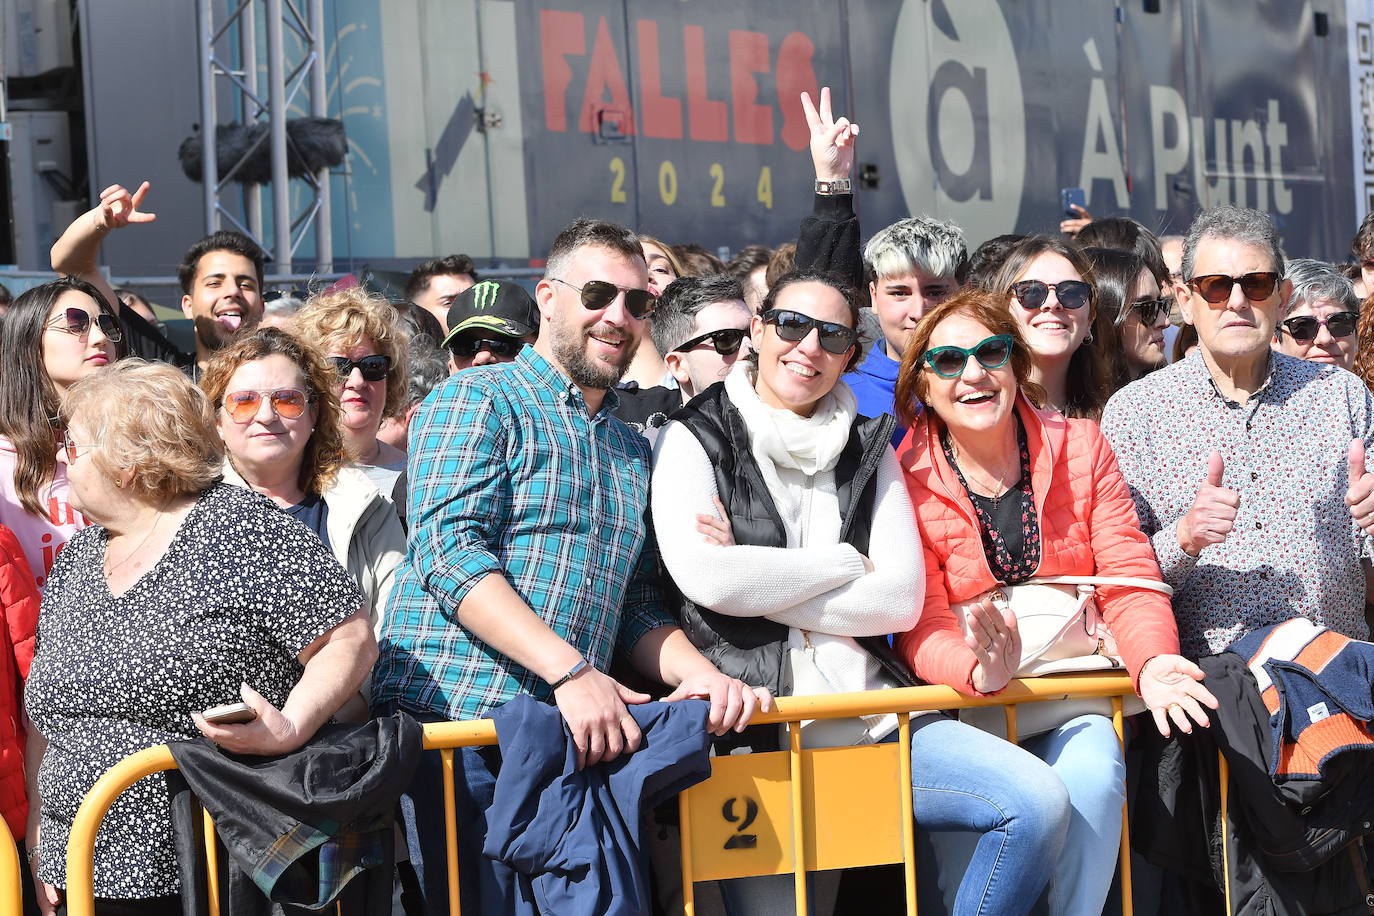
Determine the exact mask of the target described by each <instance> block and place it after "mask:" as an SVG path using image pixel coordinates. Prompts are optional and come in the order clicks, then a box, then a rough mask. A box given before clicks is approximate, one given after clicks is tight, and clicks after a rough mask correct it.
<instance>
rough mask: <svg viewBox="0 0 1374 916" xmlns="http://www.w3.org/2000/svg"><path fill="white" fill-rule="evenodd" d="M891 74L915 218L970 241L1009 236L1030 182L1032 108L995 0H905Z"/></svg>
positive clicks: (900, 162)
mask: <svg viewBox="0 0 1374 916" xmlns="http://www.w3.org/2000/svg"><path fill="white" fill-rule="evenodd" d="M893 47H894V48H895V49H899V50H898V51H896V52H894V53H893V55H892V67H891V71H890V73H889V80H890V86H889V89H890V92H889V95H890V98H891V100H892V102H891V115H892V125H893V137H892V142H893V146H894V147H895V148H896V149H897V176H898V178H899V179H900V180H901V183H902V194H903V196H904V197H905V198H906V203H907V208H908V209H909V210H910V212H911V213H912V214H921V213H928V214H930V215H932V216H940V217H943V218H946V219H951V220H953V221H954V222H956V223H958V224H959V225H960V226H961V227H963V229H964V231H965V232H966V233H967V236H968V238H970V239H985V238H991V237H992V236H994V235H1001V234H1002V233H1005V232H1011V231H1012V230H1013V229H1014V228H1015V227H1016V220H1017V216H1018V215H1019V213H1020V210H1021V198H1022V194H1023V192H1024V190H1025V178H1026V112H1025V104H1024V101H1023V98H1022V94H1021V71H1020V68H1019V66H1018V65H1017V62H1016V49H1015V47H1014V46H1013V45H1012V40H1011V32H1010V31H1009V30H1008V28H1007V21H1006V19H1005V18H1004V17H1003V15H1002V11H1001V9H1000V8H999V6H998V3H997V0H905V2H904V3H903V4H902V11H901V14H900V16H899V17H898V19H897V29H896V34H895V36H894V39H893Z"/></svg>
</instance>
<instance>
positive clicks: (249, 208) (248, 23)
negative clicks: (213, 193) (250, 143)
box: [239, 3, 262, 242]
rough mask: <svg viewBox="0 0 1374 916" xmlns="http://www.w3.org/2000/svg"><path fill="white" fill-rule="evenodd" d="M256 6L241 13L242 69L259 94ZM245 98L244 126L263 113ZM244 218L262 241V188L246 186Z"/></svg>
mask: <svg viewBox="0 0 1374 916" xmlns="http://www.w3.org/2000/svg"><path fill="white" fill-rule="evenodd" d="M256 6H257V5H256V4H255V3H249V4H248V5H247V6H245V7H244V8H243V10H242V11H241V12H240V13H239V69H241V70H242V71H243V84H244V85H245V86H247V87H248V91H249V92H251V93H253V94H255V95H256V94H257V91H258V29H257V16H256V15H255V14H254V11H255V9H256ZM240 98H242V99H243V114H242V116H241V119H242V121H243V123H244V124H251V123H253V122H254V121H256V120H257V119H258V115H259V114H261V109H260V106H258V104H257V102H255V101H253V99H252V97H251V96H250V95H248V94H247V93H244V94H242V95H241V96H240ZM243 216H244V222H246V223H247V224H248V232H249V233H250V234H251V235H252V236H253V241H255V242H256V241H260V240H261V239H262V185H259V184H246V185H244V186H243Z"/></svg>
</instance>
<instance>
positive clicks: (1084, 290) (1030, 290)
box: [1011, 280, 1093, 312]
mask: <svg viewBox="0 0 1374 916" xmlns="http://www.w3.org/2000/svg"><path fill="white" fill-rule="evenodd" d="M1050 290H1054V295H1055V297H1056V298H1057V299H1058V300H1059V304H1060V305H1062V306H1064V308H1066V309H1081V308H1082V307H1083V306H1085V305H1087V304H1088V303H1089V302H1091V301H1092V299H1093V288H1092V286H1091V285H1090V284H1088V283H1085V282H1083V281H1082V280H1061V281H1059V282H1058V283H1045V282H1042V281H1040V280H1018V281H1017V282H1016V283H1013V284H1012V285H1011V294H1012V295H1013V296H1015V297H1016V301H1017V302H1019V303H1021V307H1022V308H1024V309H1029V310H1030V311H1032V312H1033V311H1035V310H1036V309H1038V308H1040V306H1042V305H1044V304H1045V300H1047V299H1049V298H1050Z"/></svg>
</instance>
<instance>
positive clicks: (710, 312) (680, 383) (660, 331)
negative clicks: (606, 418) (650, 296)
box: [616, 274, 752, 441]
mask: <svg viewBox="0 0 1374 916" xmlns="http://www.w3.org/2000/svg"><path fill="white" fill-rule="evenodd" d="M751 317H752V315H751V313H750V311H749V306H747V305H745V302H744V286H743V285H742V284H741V283H740V281H739V280H737V279H735V278H734V277H731V276H727V275H725V274H719V275H717V276H713V277H683V278H682V279H680V280H674V281H673V282H672V283H670V284H668V286H667V288H666V289H664V290H663V294H662V295H661V296H659V297H658V307H657V308H655V309H654V313H653V315H652V316H651V317H650V319H649V334H650V335H651V336H652V338H653V341H654V346H655V347H657V348H658V352H660V353H662V354H663V362H664V363H665V364H666V365H667V366H668V371H669V372H670V373H671V374H672V376H673V378H674V379H675V380H676V381H677V388H676V389H673V388H668V387H666V386H658V387H654V388H646V389H643V390H642V391H641V390H634V389H630V390H625V389H621V390H620V391H619V392H618V393H619V395H620V408H619V409H618V410H617V411H616V416H617V417H619V418H620V419H622V420H624V421H625V422H626V423H628V424H630V426H632V427H634V428H636V429H638V430H639V431H640V432H643V433H645V435H646V436H648V437H649V438H650V440H651V441H652V439H653V436H652V434H651V431H652V430H655V429H658V428H659V427H661V426H662V425H663V424H664V423H666V422H668V415H669V414H671V413H672V412H673V411H674V410H676V409H677V408H678V407H681V406H682V405H683V404H686V403H687V402H688V401H690V400H691V399H692V398H694V397H696V396H697V395H699V394H701V393H702V392H703V391H705V390H706V389H707V388H710V387H711V386H712V385H714V384H716V383H717V382H720V381H723V380H724V379H725V376H726V374H727V373H728V372H729V371H730V367H731V366H733V365H734V364H735V361H736V360H738V359H739V358H740V357H741V356H747V355H748V354H749V352H750V347H749V319H750V318H751Z"/></svg>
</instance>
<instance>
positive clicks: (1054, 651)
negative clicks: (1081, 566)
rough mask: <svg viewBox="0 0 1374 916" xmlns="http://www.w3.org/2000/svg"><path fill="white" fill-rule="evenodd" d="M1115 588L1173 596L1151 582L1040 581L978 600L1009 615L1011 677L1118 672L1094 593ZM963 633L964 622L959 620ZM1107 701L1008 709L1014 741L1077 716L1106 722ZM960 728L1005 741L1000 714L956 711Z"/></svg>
mask: <svg viewBox="0 0 1374 916" xmlns="http://www.w3.org/2000/svg"><path fill="white" fill-rule="evenodd" d="M1099 585H1108V586H1111V585H1120V586H1126V587H1130V588H1146V589H1150V590H1152V591H1156V592H1161V593H1163V594H1165V595H1170V596H1172V595H1173V593H1174V590H1173V589H1172V588H1170V587H1169V586H1168V585H1165V584H1164V583H1163V582H1160V581H1157V580H1155V579H1142V578H1136V577H1130V576H1045V577H1043V578H1037V579H1031V580H1029V581H1026V582H1023V583H1021V584H1019V585H1002V586H998V587H997V588H994V589H992V591H991V592H989V593H987V594H986V595H984V596H979V597H980V599H981V598H982V597H991V598H992V602H993V604H995V605H996V606H997V607H999V608H1010V609H1011V611H1012V613H1013V614H1015V615H1016V625H1017V630H1018V631H1019V632H1020V634H1021V664H1020V665H1019V666H1018V667H1017V669H1016V675H1015V676H1016V677H1018V678H1021V677H1040V676H1042V675H1047V674H1065V673H1069V672H1079V673H1082V672H1092V671H1111V670H1121V669H1124V668H1125V667H1126V665H1125V663H1124V662H1123V661H1122V660H1121V654H1120V652H1119V651H1118V649H1117V645H1116V640H1115V639H1114V638H1112V634H1111V631H1110V630H1108V629H1107V624H1106V622H1105V621H1104V620H1103V619H1102V611H1101V609H1100V608H1099V607H1098V606H1097V595H1096V587H1097V586H1099ZM962 626H963V628H964V632H965V633H967V632H968V619H967V617H965V618H964V620H963V621H962ZM1123 711H1124V713H1125V714H1126V715H1128V716H1129V715H1134V714H1135V713H1138V712H1144V711H1145V704H1144V703H1143V702H1141V700H1140V698H1139V697H1137V696H1135V695H1131V696H1128V697H1126V698H1125V705H1124V709H1123ZM1111 713H1112V703H1111V700H1110V699H1107V698H1100V699H1087V700H1073V699H1069V700H1044V701H1041V702H1038V703H1022V704H1019V705H1018V706H1017V707H1016V734H1017V738H1018V739H1020V738H1029V737H1032V736H1034V735H1039V734H1043V733H1045V732H1047V731H1051V730H1053V729H1056V728H1058V727H1059V726H1061V725H1063V724H1064V723H1065V722H1068V721H1069V720H1070V719H1073V718H1076V717H1078V716H1082V715H1088V714H1098V715H1104V716H1110V715H1111ZM959 718H960V720H961V721H964V722H968V723H969V724H970V725H973V726H975V727H977V728H980V729H982V730H983V731H985V732H989V733H991V734H994V735H999V736H1001V737H1003V738H1005V737H1006V734H1007V731H1006V717H1005V715H1004V714H1003V712H1002V710H1001V709H1000V708H980V709H965V710H960V713H959Z"/></svg>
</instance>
